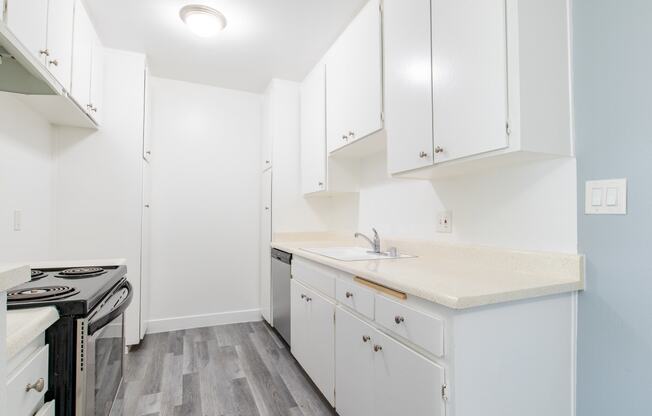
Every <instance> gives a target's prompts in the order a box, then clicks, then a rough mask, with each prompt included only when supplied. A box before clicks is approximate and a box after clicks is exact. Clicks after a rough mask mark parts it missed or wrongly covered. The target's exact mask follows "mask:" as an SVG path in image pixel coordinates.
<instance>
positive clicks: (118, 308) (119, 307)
mask: <svg viewBox="0 0 652 416" xmlns="http://www.w3.org/2000/svg"><path fill="white" fill-rule="evenodd" d="M121 289H127V291H128V293H127V296H125V297H124V298H122V299H121V300H120V302H119V303H118V304H116V305H115V306H114V308H113V309H112V310H111V312H109V313H107V314H106V315H104V316H101V317H99V318H98V319H97V320H95V321H92V322H89V323H88V335H93V334H94V333H96V332H97V331H99V330H100V329H102V328H104V327H105V326H106V325H108V324H109V323H110V322H111V321H113V320H114V319H115V318H117V317H118V316H120V315H121V314H122V313H124V311H125V310H127V307H128V306H129V304H130V303H131V299H132V298H133V296H134V291H133V288H132V287H131V283H129V281H127V280H125V281H124V283H123V284H121V285H120V286H119V287H117V288H116V289H115V291H114V292H113V293H115V292H117V291H119V290H121Z"/></svg>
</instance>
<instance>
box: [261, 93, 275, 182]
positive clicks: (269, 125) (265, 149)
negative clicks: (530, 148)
mask: <svg viewBox="0 0 652 416" xmlns="http://www.w3.org/2000/svg"><path fill="white" fill-rule="evenodd" d="M270 88H273V87H270ZM262 124H263V126H262V127H263V135H262V143H261V155H260V158H261V161H260V164H261V169H262V170H265V169H269V168H271V167H272V131H273V129H274V110H273V102H272V94H271V91H269V90H268V91H266V92H265V95H264V96H263V123H262Z"/></svg>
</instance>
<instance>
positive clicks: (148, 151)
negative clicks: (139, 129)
mask: <svg viewBox="0 0 652 416" xmlns="http://www.w3.org/2000/svg"><path fill="white" fill-rule="evenodd" d="M144 76H145V92H144V96H145V104H144V108H143V112H144V113H145V126H144V129H143V159H145V160H147V161H149V160H150V159H151V157H152V137H151V136H152V97H151V86H150V84H149V83H150V74H149V68H148V67H147V66H146V67H145V74H144Z"/></svg>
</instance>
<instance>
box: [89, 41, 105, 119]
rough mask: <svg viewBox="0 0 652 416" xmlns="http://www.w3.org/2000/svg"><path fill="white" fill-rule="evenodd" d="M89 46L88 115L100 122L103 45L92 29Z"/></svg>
mask: <svg viewBox="0 0 652 416" xmlns="http://www.w3.org/2000/svg"><path fill="white" fill-rule="evenodd" d="M93 35H94V36H93V44H92V48H91V85H90V89H91V92H90V104H91V108H90V110H91V112H90V115H91V117H93V119H94V120H95V122H96V123H97V124H102V116H103V114H104V106H103V100H104V47H103V46H102V43H101V42H100V39H99V37H98V36H97V35H96V34H95V31H93Z"/></svg>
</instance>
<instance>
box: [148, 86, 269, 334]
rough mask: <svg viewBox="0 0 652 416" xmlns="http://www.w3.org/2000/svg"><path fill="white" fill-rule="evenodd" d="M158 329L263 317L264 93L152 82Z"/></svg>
mask: <svg viewBox="0 0 652 416" xmlns="http://www.w3.org/2000/svg"><path fill="white" fill-rule="evenodd" d="M151 88H152V90H151V102H152V154H153V161H152V178H153V179H152V208H151V209H152V212H151V215H152V218H151V230H152V231H151V238H152V252H151V276H152V281H151V308H150V317H151V320H150V324H149V331H150V332H156V331H165V330H170V329H177V328H187V327H192V326H201V325H213V324H217V323H222V322H234V321H241V320H254V319H259V311H258V310H259V302H258V264H259V263H258V262H259V259H258V256H259V255H258V241H259V221H258V205H259V200H260V168H259V160H260V140H261V112H262V97H261V96H260V95H256V94H251V93H245V92H238V91H233V90H227V89H221V88H216V87H209V86H205V85H199V84H191V83H187V82H180V81H173V80H168V79H161V78H152V82H151Z"/></svg>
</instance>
